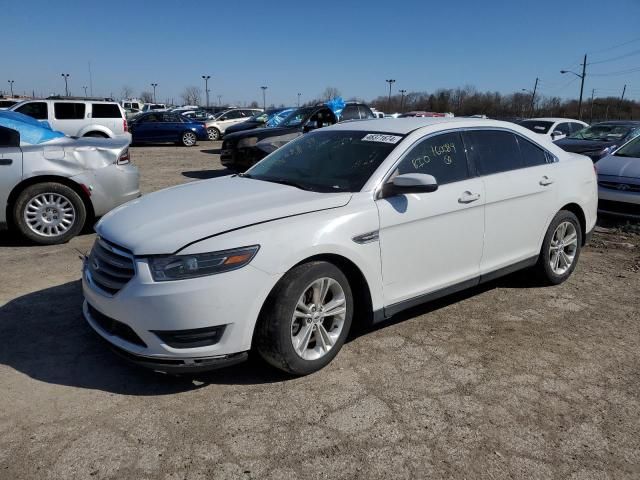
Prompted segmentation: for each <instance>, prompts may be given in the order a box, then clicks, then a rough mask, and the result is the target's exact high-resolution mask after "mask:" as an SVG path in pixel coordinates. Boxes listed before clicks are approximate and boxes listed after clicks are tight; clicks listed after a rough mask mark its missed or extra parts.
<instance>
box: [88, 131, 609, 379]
mask: <svg viewBox="0 0 640 480" xmlns="http://www.w3.org/2000/svg"><path fill="white" fill-rule="evenodd" d="M596 209H597V185H596V176H595V172H594V169H593V164H592V162H591V160H590V159H589V158H588V157H584V156H582V155H577V154H571V153H567V152H565V151H563V150H561V149H560V148H558V147H556V146H555V145H553V144H552V143H550V142H547V141H544V140H542V141H541V140H540V137H538V136H536V134H534V133H533V132H531V131H529V130H527V129H525V128H522V127H520V126H517V125H514V124H512V123H506V122H498V121H493V120H476V119H447V118H440V119H435V118H406V119H379V120H369V121H367V120H363V121H358V122H346V123H342V124H337V125H334V126H331V127H327V128H323V129H320V130H316V131H313V132H311V133H309V134H307V135H303V136H301V137H299V138H297V139H296V140H294V141H291V142H289V143H287V144H286V145H285V146H283V147H282V148H280V149H278V150H276V151H275V152H273V153H272V154H271V155H269V156H267V157H266V158H265V159H263V160H262V161H261V162H260V163H258V164H256V165H255V166H254V167H252V168H251V169H250V170H248V172H247V173H245V174H240V175H233V176H227V177H221V178H217V179H212V180H205V181H201V182H194V183H190V184H186V185H180V186H177V187H173V188H170V189H167V190H163V191H160V192H156V193H154V194H152V195H149V196H146V197H142V198H141V199H139V200H137V201H136V202H130V203H128V204H126V205H124V206H122V207H120V208H118V209H116V210H114V211H113V212H111V213H109V214H107V215H105V216H104V217H103V218H102V220H101V221H100V222H99V223H98V224H97V227H96V230H97V233H98V239H97V241H96V243H95V244H94V246H93V250H92V251H91V254H90V256H89V257H88V258H87V260H86V261H85V266H84V272H83V276H82V278H83V280H82V282H83V290H84V297H85V303H84V315H85V318H86V319H87V321H88V322H89V324H90V325H91V326H92V327H93V328H94V329H95V330H96V331H97V332H98V333H99V334H100V335H101V336H102V337H104V338H105V339H106V340H107V341H109V342H110V343H111V344H112V345H113V346H114V347H115V349H116V350H117V351H118V352H120V353H121V354H122V355H124V356H126V357H127V358H129V359H131V360H133V361H136V362H138V363H139V364H142V365H145V366H148V367H150V368H153V369H156V370H160V371H181V370H182V371H184V370H203V369H211V368H215V367H218V366H221V365H228V364H230V363H234V362H238V361H241V360H243V359H244V358H246V356H247V351H248V350H250V349H252V348H253V349H255V350H257V352H258V353H259V354H260V355H261V356H262V357H263V358H264V359H265V360H266V361H268V362H269V363H271V364H272V365H274V366H276V367H277V368H280V369H282V370H285V371H287V372H291V373H294V374H298V375H304V374H308V373H311V372H313V371H316V370H318V369H320V368H322V367H323V366H325V365H327V364H328V363H329V362H330V361H331V360H332V359H333V358H334V357H335V356H336V354H337V353H338V351H339V350H340V348H341V346H342V344H343V343H344V341H345V338H346V336H347V334H348V332H349V329H350V327H351V325H352V323H353V322H358V323H359V322H365V321H368V320H370V319H371V320H373V321H374V322H378V321H381V320H384V319H386V318H389V317H391V316H392V315H394V314H396V313H397V312H399V311H401V310H403V309H405V308H407V307H411V306H413V305H416V304H419V303H422V302H425V301H429V300H432V299H435V298H438V297H441V296H443V295H447V294H449V293H452V292H455V291H458V290H462V289H464V288H468V287H471V286H474V285H477V284H479V283H481V282H485V281H487V280H490V279H493V278H496V277H498V276H500V275H504V274H506V273H509V272H513V271H515V270H518V269H521V268H526V267H532V268H533V270H534V271H535V273H537V274H538V275H539V276H540V277H541V278H542V279H543V280H545V281H546V282H547V283H550V284H558V283H561V282H563V281H565V280H566V279H567V278H568V277H569V276H570V275H571V273H572V272H573V270H574V268H575V267H576V264H577V262H578V257H579V255H580V249H581V247H582V246H583V245H584V244H585V241H586V239H587V237H588V235H589V233H590V232H591V230H592V229H593V227H594V225H595V222H596Z"/></svg>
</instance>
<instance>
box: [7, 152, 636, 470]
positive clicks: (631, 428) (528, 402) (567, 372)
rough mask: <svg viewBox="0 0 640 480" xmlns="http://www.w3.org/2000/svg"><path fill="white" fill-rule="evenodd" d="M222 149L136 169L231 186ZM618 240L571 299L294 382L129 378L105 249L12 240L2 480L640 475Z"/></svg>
mask: <svg viewBox="0 0 640 480" xmlns="http://www.w3.org/2000/svg"><path fill="white" fill-rule="evenodd" d="M218 148H219V143H210V142H202V143H201V144H200V145H199V146H198V147H195V148H191V149H187V148H181V147H174V146H168V147H144V148H142V147H141V148H134V149H133V153H132V157H133V161H134V162H135V163H136V164H137V165H138V166H139V167H140V169H141V172H142V189H143V191H144V192H150V191H153V190H156V189H159V188H163V187H166V186H169V185H174V184H177V183H181V182H187V181H191V180H193V179H200V178H209V177H212V176H216V175H219V174H220V170H221V166H220V163H219V159H218V155H217V152H218V150H217V149H218ZM606 227H607V228H599V229H598V232H597V233H596V234H595V236H594V238H593V240H592V242H591V244H590V245H589V246H588V248H586V249H585V250H584V251H583V253H582V256H581V258H580V263H579V265H578V268H577V270H576V272H575V274H574V275H573V277H572V278H571V279H570V280H569V281H568V282H567V283H565V284H563V285H561V286H558V287H553V288H540V287H536V286H535V285H533V284H532V283H531V281H530V279H529V278H528V276H527V275H526V274H516V275H511V276H509V277H505V278H503V279H500V280H498V281H495V282H492V283H490V284H487V285H484V286H482V287H479V288H475V289H472V290H470V291H467V292H464V293H462V294H459V295H455V296H453V297H448V298H445V299H443V300H441V301H438V302H434V303H431V304H428V305H426V306H423V307H420V308H417V309H413V310H411V311H409V312H405V313H403V314H401V315H400V316H399V317H397V318H394V319H392V320H391V321H389V322H387V323H385V324H383V325H381V326H380V327H378V328H376V329H374V330H370V331H368V332H364V333H362V334H360V335H359V336H356V337H354V338H352V339H351V340H350V341H349V342H348V343H347V344H346V345H345V346H344V348H343V350H342V352H341V353H340V354H339V356H338V357H337V358H336V360H335V361H334V362H333V363H332V364H331V365H330V366H329V367H327V368H326V369H324V370H322V371H320V372H318V373H316V374H314V375H311V376H308V377H305V378H296V379H291V378H287V377H285V376H283V375H281V374H279V373H277V372H275V371H273V370H271V369H269V368H267V367H265V366H264V365H262V364H261V363H260V362H259V361H257V360H256V359H252V360H251V361H249V362H248V363H245V364H242V365H239V366H236V367H232V368H230V369H227V370H220V371H217V372H213V373H209V374H206V375H199V376H197V377H188V378H173V377H167V376H161V375H158V374H154V373H151V372H147V371H142V370H139V369H137V368H134V367H131V366H129V365H127V364H125V363H123V362H122V361H121V360H119V359H118V358H116V357H115V356H114V355H113V354H112V353H111V352H110V351H108V350H107V348H106V347H105V346H104V345H103V344H102V343H101V342H100V341H99V340H98V339H97V338H96V336H95V335H94V334H93V332H92V331H91V330H90V328H89V327H88V326H87V325H86V324H85V322H84V321H83V319H82V316H81V313H80V307H81V300H82V295H81V291H80V285H79V278H80V267H81V260H80V256H81V255H82V254H83V253H84V252H86V251H87V250H88V248H89V247H90V245H91V244H92V242H93V239H94V235H92V234H85V235H82V236H80V237H78V238H75V239H74V240H72V241H71V242H70V243H69V244H67V245H61V246H53V247H35V246H27V245H24V244H23V243H21V241H20V240H18V239H16V238H15V237H13V236H11V235H7V234H4V233H3V234H0V340H1V341H2V344H1V345H0V479H2V480H4V479H7V480H8V479H65V480H70V479H87V478H100V479H102V478H113V479H116V478H117V479H141V480H142V479H205V478H206V479H236V478H237V479H257V478H260V479H262V478H270V479H295V478H300V479H302V478H305V479H316V478H345V479H354V478H357V479H375V478H381V479H395V478H402V479H413V478H425V479H427V478H428V479H438V478H451V479H503V478H505V479H506V478H523V479H546V478H572V479H576V480H577V479H581V480H592V479H616V480H617V479H637V478H640V395H639V394H640V369H639V366H640V348H639V345H640V302H639V298H640V235H639V234H638V232H639V231H640V229H639V228H638V227H637V226H629V225H626V226H623V225H622V224H618V223H615V222H613V223H609V224H607V225H606Z"/></svg>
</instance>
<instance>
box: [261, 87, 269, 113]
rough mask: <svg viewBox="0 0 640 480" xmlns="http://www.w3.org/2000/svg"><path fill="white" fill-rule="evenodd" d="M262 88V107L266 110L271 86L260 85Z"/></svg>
mask: <svg viewBox="0 0 640 480" xmlns="http://www.w3.org/2000/svg"><path fill="white" fill-rule="evenodd" d="M260 88H261V89H262V109H263V110H266V109H267V93H266V92H267V88H269V87H264V86H263V87H260Z"/></svg>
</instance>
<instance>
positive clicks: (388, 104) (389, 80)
mask: <svg viewBox="0 0 640 480" xmlns="http://www.w3.org/2000/svg"><path fill="white" fill-rule="evenodd" d="M385 82H387V83H388V84H389V100H387V110H391V85H392V84H394V83H396V81H395V80H394V79H393V78H390V79H388V80H385Z"/></svg>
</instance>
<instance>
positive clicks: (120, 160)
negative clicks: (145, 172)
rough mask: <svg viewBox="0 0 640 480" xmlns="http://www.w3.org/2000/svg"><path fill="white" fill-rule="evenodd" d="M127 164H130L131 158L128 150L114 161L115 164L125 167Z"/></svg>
mask: <svg viewBox="0 0 640 480" xmlns="http://www.w3.org/2000/svg"><path fill="white" fill-rule="evenodd" d="M129 162H131V156H130V155H129V149H128V148H127V149H126V150H125V151H124V152H122V153H121V154H120V156H119V157H118V160H117V161H116V164H118V165H126V164H127V163H129Z"/></svg>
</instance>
